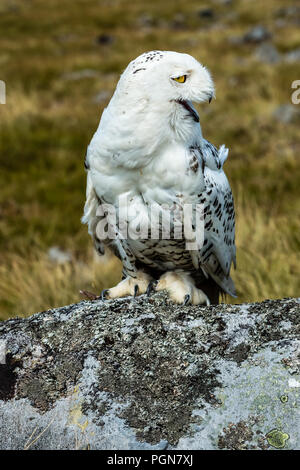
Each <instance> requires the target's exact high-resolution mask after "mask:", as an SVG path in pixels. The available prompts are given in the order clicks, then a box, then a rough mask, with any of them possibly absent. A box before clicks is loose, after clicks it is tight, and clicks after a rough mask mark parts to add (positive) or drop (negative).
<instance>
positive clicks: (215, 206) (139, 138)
mask: <svg viewBox="0 0 300 470" xmlns="http://www.w3.org/2000/svg"><path fill="white" fill-rule="evenodd" d="M213 96H214V84H213V81H212V78H211V75H210V73H209V72H208V70H207V69H206V68H205V67H204V66H203V65H201V64H200V63H199V62H198V61H197V60H196V59H195V58H193V57H192V56H190V55H188V54H181V53H177V52H171V51H151V52H148V53H144V54H142V55H141V56H139V57H138V58H137V59H135V60H133V61H132V62H130V64H129V65H128V66H127V68H126V70H125V71H124V72H123V74H122V75H121V77H120V80H119V82H118V85H117V87H116V90H115V93H114V95H113V97H112V99H111V101H110V103H109V105H108V106H107V108H106V109H105V110H104V112H103V114H102V117H101V120H100V124H99V127H98V129H97V131H96V132H95V134H94V136H93V138H92V140H91V143H90V145H89V146H88V150H87V155H86V160H85V167H86V170H87V198H86V203H85V208H84V216H83V218H82V221H83V222H84V223H87V224H88V229H89V233H90V235H91V236H92V238H93V240H94V243H95V247H96V249H97V251H98V252H99V253H100V254H102V253H103V252H104V247H105V245H108V246H109V247H110V248H112V249H113V251H114V252H115V254H116V255H117V256H118V257H119V258H120V259H121V260H122V262H123V268H124V269H123V280H122V281H121V282H120V283H119V284H118V285H117V286H115V287H113V288H111V289H109V290H107V291H105V293H104V295H103V297H106V298H114V297H120V296H125V295H130V294H133V295H137V294H142V293H145V292H148V293H149V291H150V286H153V285H154V284H153V281H156V283H155V284H156V285H155V289H156V290H162V289H166V290H167V291H168V293H169V295H170V297H171V298H172V299H173V300H174V301H175V302H183V303H187V302H191V303H193V304H199V303H207V304H209V303H210V302H214V303H215V302H217V301H218V294H219V292H225V293H229V294H230V295H233V296H235V288H234V284H233V282H232V280H231V278H230V275H229V273H230V268H231V264H232V262H233V263H234V264H235V242H234V206H233V198H232V193H231V189H230V186H229V183H228V180H227V178H226V176H225V173H224V171H223V164H224V162H225V160H226V158H227V155H228V150H227V149H226V148H225V147H224V146H222V147H220V149H219V150H217V149H216V148H215V147H214V146H213V145H212V144H210V143H209V142H207V141H206V140H205V139H204V138H203V136H202V131H201V126H200V123H199V115H198V113H197V111H196V109H195V108H194V106H193V104H192V103H193V102H197V103H199V102H203V101H209V102H210V101H211V99H212V98H213ZM124 196H126V201H129V203H128V204H129V206H131V207H130V208H129V209H133V208H136V207H139V209H140V210H141V211H142V213H143V214H142V217H141V220H145V219H148V218H149V207H150V206H151V205H152V204H154V203H155V204H158V205H159V206H162V205H164V204H169V205H170V206H171V205H172V204H174V203H175V204H179V205H182V204H192V205H195V204H202V205H203V207H204V237H203V244H202V246H199V247H198V250H197V251H196V252H195V251H189V250H187V249H186V246H185V240H169V239H159V240H157V239H155V240H153V239H151V238H150V239H149V238H147V239H140V240H135V239H131V238H130V237H129V238H127V239H122V238H120V237H117V238H115V239H112V240H109V239H107V238H105V239H103V240H101V237H99V234H98V233H97V230H96V227H97V224H98V223H99V221H100V220H102V219H103V217H104V218H105V215H102V216H101V215H99V211H98V213H97V209H98V208H99V206H100V205H101V204H103V203H106V204H110V205H112V206H113V207H115V208H118V207H119V204H120V202H119V201H120V200H122V197H124ZM129 213H130V211H129ZM106 217H107V214H106ZM128 223H129V226H130V223H131V220H130V218H129V219H128Z"/></svg>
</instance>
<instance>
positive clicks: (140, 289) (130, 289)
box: [101, 271, 152, 300]
mask: <svg viewBox="0 0 300 470" xmlns="http://www.w3.org/2000/svg"><path fill="white" fill-rule="evenodd" d="M151 280H152V278H151V276H149V275H148V274H146V273H144V272H143V271H138V272H137V277H135V278H133V277H126V278H125V279H123V281H121V282H119V284H117V285H116V286H115V287H111V288H110V289H104V290H103V291H102V292H101V299H102V300H108V299H117V298H118V297H127V296H129V295H132V296H133V297H137V296H138V295H141V294H145V293H146V292H148V287H149V284H150V283H151Z"/></svg>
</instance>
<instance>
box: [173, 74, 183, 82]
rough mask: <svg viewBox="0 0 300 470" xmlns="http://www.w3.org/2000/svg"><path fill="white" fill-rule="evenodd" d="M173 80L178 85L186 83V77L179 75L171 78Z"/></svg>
mask: <svg viewBox="0 0 300 470" xmlns="http://www.w3.org/2000/svg"><path fill="white" fill-rule="evenodd" d="M173 80H175V82H178V83H184V82H185V81H186V75H180V77H173Z"/></svg>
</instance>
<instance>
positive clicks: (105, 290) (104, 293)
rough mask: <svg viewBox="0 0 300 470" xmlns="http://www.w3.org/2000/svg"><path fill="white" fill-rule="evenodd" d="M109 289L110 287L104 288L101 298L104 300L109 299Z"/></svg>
mask: <svg viewBox="0 0 300 470" xmlns="http://www.w3.org/2000/svg"><path fill="white" fill-rule="evenodd" d="M108 291H109V289H103V291H102V292H101V294H100V298H101V300H102V301H103V302H105V300H107V299H108V296H107V294H108Z"/></svg>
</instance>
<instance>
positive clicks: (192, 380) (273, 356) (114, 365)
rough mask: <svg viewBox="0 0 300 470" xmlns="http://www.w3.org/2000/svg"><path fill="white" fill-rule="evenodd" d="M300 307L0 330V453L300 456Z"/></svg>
mask: <svg viewBox="0 0 300 470" xmlns="http://www.w3.org/2000/svg"><path fill="white" fill-rule="evenodd" d="M299 323H300V300H299V299H283V300H273V301H271V300H267V301H265V302H262V303H255V304H244V305H226V304H221V305H219V306H210V307H196V306H179V305H174V304H172V303H171V302H170V301H169V299H168V298H167V297H166V295H165V294H164V293H158V294H154V295H153V296H151V297H150V298H146V297H145V296H141V297H138V298H137V299H131V298H125V299H120V300H111V301H106V302H102V301H98V300H96V301H91V302H90V301H83V302H80V303H78V304H74V305H69V306H66V307H62V308H58V309H53V310H49V311H46V312H42V313H38V314H35V315H33V316H31V317H29V318H26V319H20V318H17V319H11V320H8V321H6V322H3V323H0V449H86V448H90V449H111V450H114V449H153V450H154V449H276V448H277V449H278V448H280V449H281V448H283V449H300V413H299V393H300V326H299Z"/></svg>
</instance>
